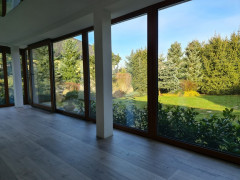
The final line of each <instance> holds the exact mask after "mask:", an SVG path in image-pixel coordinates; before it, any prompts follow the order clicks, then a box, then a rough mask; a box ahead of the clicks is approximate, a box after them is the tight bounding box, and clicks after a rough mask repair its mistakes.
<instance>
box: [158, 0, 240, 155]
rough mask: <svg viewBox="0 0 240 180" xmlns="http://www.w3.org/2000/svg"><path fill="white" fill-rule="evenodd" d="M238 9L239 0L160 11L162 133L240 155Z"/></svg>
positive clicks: (191, 4) (160, 116)
mask: <svg viewBox="0 0 240 180" xmlns="http://www.w3.org/2000/svg"><path fill="white" fill-rule="evenodd" d="M203 9H204V11H202V10H203ZM183 12H184V13H183ZM239 12H240V2H239V1H235V0H230V1H229V0H223V1H221V3H219V4H218V6H216V4H215V3H213V2H210V1H207V0H202V1H190V2H187V3H184V4H181V5H177V6H175V7H171V8H168V9H164V10H160V11H159V32H158V33H159V59H158V61H159V69H158V85H159V87H158V88H159V107H158V135H160V136H165V137H168V138H173V139H177V140H180V141H184V142H186V143H191V144H197V145H200V146H203V147H206V148H211V149H214V150H218V151H222V152H227V153H231V154H234V155H238V156H239V155H240V148H239V147H240V146H239V144H240V121H239V120H240V81H239V80H240V73H239V72H240V71H239V70H240V66H239V64H240V56H239V54H240V44H239V42H240V32H239V27H240V26H239V25H240V23H239V18H237V17H239V16H240V13H239Z"/></svg>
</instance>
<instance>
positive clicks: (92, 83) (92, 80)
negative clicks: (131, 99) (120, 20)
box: [88, 32, 96, 119]
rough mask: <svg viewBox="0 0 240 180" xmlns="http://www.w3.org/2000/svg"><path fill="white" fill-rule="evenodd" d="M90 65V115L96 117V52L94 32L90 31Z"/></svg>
mask: <svg viewBox="0 0 240 180" xmlns="http://www.w3.org/2000/svg"><path fill="white" fill-rule="evenodd" d="M88 42H89V67H90V117H91V118H94V119H95V118H96V79H95V52H94V32H89V33H88Z"/></svg>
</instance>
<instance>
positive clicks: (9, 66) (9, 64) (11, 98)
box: [6, 54, 14, 104]
mask: <svg viewBox="0 0 240 180" xmlns="http://www.w3.org/2000/svg"><path fill="white" fill-rule="evenodd" d="M6 60H7V73H8V94H9V103H10V104H13V103H14V89H13V72H12V57H11V54H6Z"/></svg>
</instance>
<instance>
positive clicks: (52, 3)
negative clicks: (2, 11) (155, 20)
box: [0, 0, 162, 47]
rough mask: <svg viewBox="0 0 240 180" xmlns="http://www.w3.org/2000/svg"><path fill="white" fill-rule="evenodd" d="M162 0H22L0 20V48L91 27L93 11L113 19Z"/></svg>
mask: <svg viewBox="0 0 240 180" xmlns="http://www.w3.org/2000/svg"><path fill="white" fill-rule="evenodd" d="M160 1H162V0H24V1H23V2H22V3H21V4H20V5H19V6H18V7H17V8H16V9H14V10H13V11H11V12H10V13H9V14H7V15H6V16H5V17H0V45H6V46H20V47H25V46H27V45H29V44H31V43H35V42H38V41H40V40H43V39H47V38H56V37H59V36H62V35H65V34H68V33H71V32H74V31H77V30H81V29H84V28H87V27H90V26H92V25H93V11H94V8H95V7H97V8H101V7H103V8H106V9H107V10H109V11H110V12H111V16H112V18H116V17H119V16H121V15H124V14H127V13H129V12H132V11H135V10H138V9H141V8H144V7H146V6H149V5H152V4H155V3H158V2H160Z"/></svg>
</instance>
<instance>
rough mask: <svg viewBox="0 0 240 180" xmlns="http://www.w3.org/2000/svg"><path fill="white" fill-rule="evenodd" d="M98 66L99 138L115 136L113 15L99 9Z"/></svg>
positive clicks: (96, 25) (96, 17)
mask: <svg viewBox="0 0 240 180" xmlns="http://www.w3.org/2000/svg"><path fill="white" fill-rule="evenodd" d="M94 42H95V46H94V47H95V62H96V63H95V64H96V124H97V137H100V138H107V137H110V136H112V135H113V107H112V48H111V14H110V12H108V11H105V10H102V9H101V8H99V9H97V10H96V11H95V13H94Z"/></svg>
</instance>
